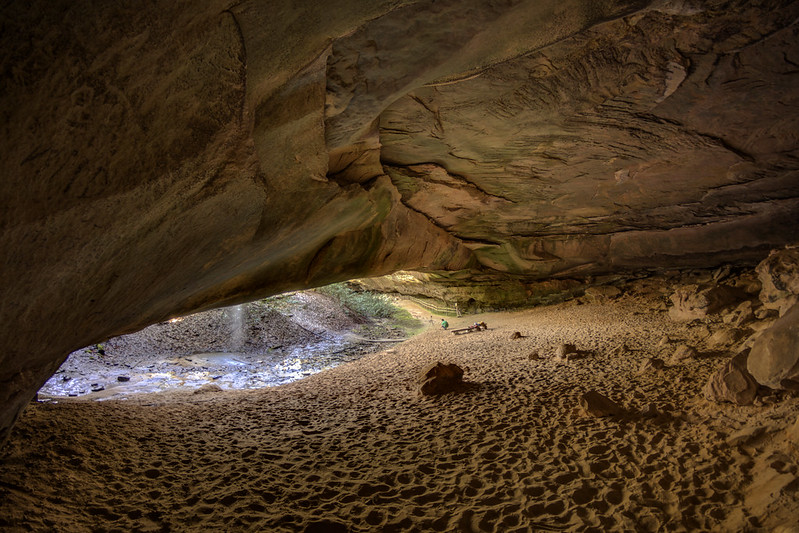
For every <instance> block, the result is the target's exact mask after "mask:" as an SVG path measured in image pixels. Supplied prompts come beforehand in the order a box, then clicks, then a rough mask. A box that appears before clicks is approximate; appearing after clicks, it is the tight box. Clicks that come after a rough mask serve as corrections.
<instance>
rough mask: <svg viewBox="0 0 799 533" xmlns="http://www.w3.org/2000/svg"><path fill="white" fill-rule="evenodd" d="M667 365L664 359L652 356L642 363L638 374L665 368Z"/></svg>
mask: <svg viewBox="0 0 799 533" xmlns="http://www.w3.org/2000/svg"><path fill="white" fill-rule="evenodd" d="M665 367H666V362H665V361H663V359H658V358H657V357H650V358H649V359H647V360H646V361H644V362H643V364H641V367H640V368H639V369H638V374H646V373H649V372H653V371H656V370H663V369H664V368H665Z"/></svg>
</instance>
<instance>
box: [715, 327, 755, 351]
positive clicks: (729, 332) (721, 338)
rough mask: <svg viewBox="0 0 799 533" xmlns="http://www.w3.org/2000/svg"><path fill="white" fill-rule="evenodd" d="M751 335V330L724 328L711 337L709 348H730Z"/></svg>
mask: <svg viewBox="0 0 799 533" xmlns="http://www.w3.org/2000/svg"><path fill="white" fill-rule="evenodd" d="M749 333H751V330H743V329H738V328H722V329H719V330H718V331H716V332H715V333H714V334H713V335H711V336H710V338H709V339H708V340H707V347H708V348H710V349H724V348H728V347H730V346H732V345H733V344H735V343H736V342H738V341H739V340H741V339H743V338H744V337H746V336H747V335H748V334H749Z"/></svg>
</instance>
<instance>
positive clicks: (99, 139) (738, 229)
mask: <svg viewBox="0 0 799 533" xmlns="http://www.w3.org/2000/svg"><path fill="white" fill-rule="evenodd" d="M797 17H799V4H797V3H796V2H777V1H768V2H767V1H763V2H749V3H747V4H746V5H745V6H741V5H740V4H737V3H730V2H721V1H718V2H716V1H714V2H694V3H690V4H689V3H686V2H623V1H622V2H610V1H609V2H599V3H598V2H588V1H577V0H571V1H565V2H564V1H559V2H532V1H528V2H514V3H507V4H506V3H494V2H485V1H477V0H473V1H468V0H450V1H447V2H440V1H439V2H432V1H420V2H410V1H409V2H401V3H397V2H354V1H353V2H344V3H341V4H340V5H338V6H336V8H335V9H331V8H330V7H329V6H321V5H319V4H318V3H316V2H310V1H306V2H290V1H288V0H286V1H282V2H270V3H269V5H265V4H259V3H255V2H243V3H239V4H236V5H230V4H228V3H226V2H208V3H206V4H203V5H202V6H201V7H200V8H197V7H195V8H192V9H188V8H186V7H185V6H177V5H172V4H171V3H163V5H159V6H154V7H153V11H152V12H148V11H146V10H139V9H137V10H132V9H131V8H129V7H126V6H124V5H117V6H111V5H108V6H104V7H102V8H97V7H95V9H94V10H93V11H91V12H87V11H86V10H84V9H83V8H82V5H81V4H72V3H59V2H47V3H45V2H41V3H39V4H35V5H28V4H25V5H23V3H21V2H19V3H16V4H11V5H10V6H9V8H8V10H7V11H6V16H5V22H4V28H5V30H4V32H3V38H2V39H3V42H4V49H6V50H9V54H8V55H7V56H6V58H5V59H4V62H3V64H4V73H5V74H4V76H3V86H4V95H5V96H4V99H3V103H2V111H3V117H4V128H5V131H6V133H7V135H6V142H5V143H4V145H3V147H2V160H3V162H4V167H5V170H4V174H5V176H4V178H3V180H2V182H3V183H2V185H1V186H0V191H1V192H2V198H3V204H4V214H3V216H2V220H3V225H2V247H3V249H4V250H12V252H11V253H8V254H6V258H5V261H4V266H3V279H4V302H3V304H2V319H3V324H4V329H5V333H4V339H5V342H4V348H3V353H2V365H0V368H2V370H0V382H2V383H3V384H4V387H3V389H4V392H3V393H2V394H0V402H2V404H3V408H2V409H3V413H4V414H3V417H2V420H0V422H2V423H0V430H1V431H2V432H5V431H7V429H8V427H10V424H11V422H12V421H13V419H14V418H15V416H16V414H17V413H18V411H19V409H20V408H21V407H22V406H23V405H24V404H25V403H26V402H27V401H28V399H29V398H30V397H31V396H32V394H33V392H35V390H36V388H37V387H38V384H40V383H42V382H43V381H44V380H45V379H47V377H48V375H49V373H52V372H53V371H54V370H55V369H56V368H57V366H58V364H59V363H60V361H61V360H63V358H64V357H65V356H66V354H67V353H69V351H71V350H73V349H75V348H78V347H80V346H84V345H86V344H89V343H91V342H95V341H98V340H102V339H103V338H105V337H107V336H110V335H114V334H119V333H123V332H126V331H131V330H134V329H137V328H140V327H143V326H145V325H147V324H149V323H152V322H155V321H158V320H162V319H164V318H166V317H169V316H173V315H175V314H180V313H186V312H189V311H192V310H198V309H203V308H208V307H212V306H216V305H223V304H230V303H236V302H240V301H243V300H246V299H251V298H255V297H259V296H263V295H267V294H272V293H276V292H281V291H283V290H287V289H292V288H299V287H307V286H311V285H318V284H323V283H327V282H330V281H336V280H341V279H346V278H350V277H358V276H366V275H379V274H385V273H389V272H392V271H395V270H399V269H428V270H430V271H442V272H444V271H461V272H462V271H464V270H463V269H467V271H469V272H479V273H480V275H481V276H487V277H491V276H497V277H500V278H501V277H502V276H511V277H526V278H529V279H547V278H550V277H552V276H558V277H575V278H580V277H585V276H593V275H597V274H603V273H608V272H613V271H617V270H620V269H639V268H653V267H654V268H670V267H694V266H713V265H716V264H719V263H721V262H729V261H739V262H740V261H743V262H755V261H758V260H759V259H762V257H764V256H765V255H766V253H767V251H768V250H769V249H771V248H773V247H775V246H780V245H782V244H785V243H788V242H793V241H797V240H799V228H798V227H797V225H796V224H795V220H796V215H797V214H798V213H799V194H798V193H797V192H798V191H799V165H797V163H796V160H797V157H796V155H797V150H799V146H797V143H799V136H797V128H796V117H797V106H799V90H797V89H796V84H795V82H794V80H793V77H795V72H796V65H797V64H799V43H797V39H799V30H797V27H796V24H795V21H796V19H797ZM409 28H410V29H411V30H412V31H409ZM6 30H7V31H6ZM463 283H468V281H463ZM43 325H46V327H44V330H43Z"/></svg>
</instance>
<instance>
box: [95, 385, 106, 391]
mask: <svg viewBox="0 0 799 533" xmlns="http://www.w3.org/2000/svg"><path fill="white" fill-rule="evenodd" d="M104 390H105V387H103V386H102V385H92V392H100V391H104Z"/></svg>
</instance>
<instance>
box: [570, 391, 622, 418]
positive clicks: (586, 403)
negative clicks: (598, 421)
mask: <svg viewBox="0 0 799 533" xmlns="http://www.w3.org/2000/svg"><path fill="white" fill-rule="evenodd" d="M580 407H582V409H583V411H584V412H585V414H587V415H589V416H594V417H598V418H601V417H605V416H615V415H620V414H622V413H623V412H624V409H622V408H621V406H619V405H618V404H617V403H616V402H614V401H613V400H611V399H610V398H608V397H607V396H603V395H602V394H600V393H598V392H596V391H593V390H592V391H588V392H586V393H585V394H583V395H582V396H580Z"/></svg>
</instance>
